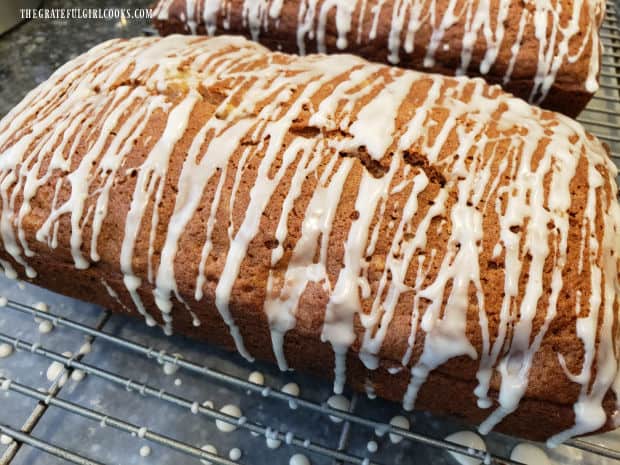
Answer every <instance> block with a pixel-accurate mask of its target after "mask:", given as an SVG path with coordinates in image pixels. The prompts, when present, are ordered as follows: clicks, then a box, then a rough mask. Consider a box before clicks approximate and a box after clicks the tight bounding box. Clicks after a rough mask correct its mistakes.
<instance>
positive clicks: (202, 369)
mask: <svg viewBox="0 0 620 465" xmlns="http://www.w3.org/2000/svg"><path fill="white" fill-rule="evenodd" d="M619 15H620V10H618V8H617V7H616V5H615V4H614V3H613V2H611V1H610V2H608V6H607V12H606V16H605V24H604V25H603V28H602V31H601V38H602V42H603V46H604V52H605V53H604V58H603V62H602V71H601V89H600V91H599V92H598V94H597V95H596V96H595V97H594V99H593V100H592V102H591V103H590V105H589V106H588V108H587V109H586V110H585V111H584V112H583V114H582V115H581V116H580V117H579V118H578V120H579V121H581V122H582V123H583V124H584V126H586V127H587V129H588V130H590V131H591V132H592V133H594V134H596V135H597V136H598V137H599V138H600V139H602V140H603V141H605V142H606V143H607V144H608V145H609V147H610V153H611V156H612V158H613V159H614V161H615V162H616V164H618V165H620V16H619ZM5 309H6V311H11V312H15V313H18V314H25V315H29V316H31V317H36V318H38V319H40V320H47V321H50V322H52V323H53V324H54V325H55V326H58V327H65V328H70V329H71V330H74V331H77V332H78V333H80V334H82V335H84V336H86V338H87V341H90V342H93V341H96V340H104V341H106V342H107V343H111V344H114V345H115V346H117V347H119V348H122V349H124V350H126V351H130V352H132V353H134V354H136V355H138V356H140V357H143V358H148V359H153V362H154V363H156V362H159V363H169V364H173V365H176V366H178V367H179V368H181V369H184V370H187V371H188V372H192V373H194V374H195V375H198V376H202V377H205V378H209V379H211V380H215V381H217V382H219V383H221V384H223V385H224V386H226V387H227V388H229V389H231V390H236V391H240V392H246V391H249V392H253V393H256V394H259V395H258V398H259V399H262V398H265V399H267V398H269V399H275V400H276V401H280V402H285V403H289V404H291V403H292V404H294V405H295V406H296V407H298V408H299V410H298V411H299V412H300V415H303V412H304V411H306V412H307V411H311V412H314V413H317V414H319V415H321V416H325V417H326V418H327V417H337V418H339V419H341V420H343V423H342V424H343V426H342V429H341V440H340V441H339V445H338V447H333V446H330V445H326V444H323V443H321V442H320V441H316V440H313V438H309V437H301V436H299V435H296V434H295V433H293V432H291V431H288V432H286V431H279V430H278V429H277V428H275V427H273V426H272V425H269V424H263V423H262V422H260V421H257V420H255V419H252V418H246V417H244V416H241V417H239V418H237V417H235V416H231V415H227V414H226V413H222V412H221V411H218V410H216V409H214V408H212V407H209V406H204V405H201V404H200V403H199V402H198V400H197V399H193V398H188V397H185V396H179V395H176V394H173V393H171V392H168V391H167V390H165V389H164V388H162V386H160V385H154V384H144V383H140V382H137V381H134V380H132V379H131V378H129V377H126V376H123V375H121V374H118V373H115V372H113V371H110V370H106V369H104V368H102V367H99V366H96V365H94V364H89V363H85V362H84V361H82V355H81V354H78V355H77V356H66V355H63V354H61V353H58V352H55V351H54V350H51V349H50V348H49V347H45V346H43V345H41V344H39V343H37V342H33V341H30V340H25V339H19V338H16V337H14V336H12V335H9V334H6V333H3V332H0V342H4V343H7V344H10V345H12V346H13V347H14V348H15V350H17V351H27V352H30V353H32V354H33V356H37V357H43V358H45V359H48V360H50V361H55V362H58V363H60V364H62V365H63V366H64V370H65V373H66V374H70V373H71V372H72V370H81V371H83V372H85V373H87V374H88V375H89V376H93V377H97V378H100V379H101V380H104V381H105V382H106V383H111V384H114V385H117V386H121V387H124V388H125V389H127V391H130V392H132V393H133V394H134V395H135V396H139V397H145V398H146V397H149V398H155V399H158V400H161V402H164V403H166V404H170V405H172V406H175V407H176V408H179V409H185V410H186V411H187V410H189V411H190V412H191V413H193V414H195V415H200V416H203V417H205V418H207V419H209V420H212V421H220V422H225V423H229V424H232V425H234V426H235V427H238V428H240V429H243V430H246V431H248V432H250V433H253V434H255V435H256V434H258V435H262V436H265V437H267V438H272V439H274V440H279V441H281V442H282V443H284V444H287V445H290V446H291V447H294V448H297V449H300V450H302V451H306V452H308V453H309V454H311V455H313V456H317V457H323V458H326V459H329V460H331V461H332V463H352V464H358V465H380V464H381V463H382V462H381V461H380V459H379V460H375V459H374V458H373V459H370V458H369V457H365V456H361V455H360V454H357V455H356V454H354V453H352V452H349V451H348V450H347V449H346V447H345V444H346V435H347V434H348V431H349V426H350V425H356V426H358V427H361V428H366V429H368V430H370V431H379V432H381V433H382V434H385V433H387V434H392V435H395V436H398V437H401V438H403V439H404V440H407V441H413V442H417V443H419V444H423V445H426V446H428V447H431V448H438V449H442V450H445V451H452V452H457V453H460V454H463V455H466V456H470V457H474V458H477V459H479V460H481V461H483V462H484V463H496V464H507V465H518V462H516V461H513V460H510V459H508V458H505V457H502V456H499V455H493V454H489V453H487V452H485V451H481V450H476V449H472V448H467V447H464V446H461V445H459V444H456V443H452V442H450V441H447V440H444V439H441V438H434V437H431V436H430V435H427V434H421V433H418V432H413V431H410V430H407V429H402V428H398V427H396V426H393V425H390V424H389V423H385V422H383V421H379V420H376V419H373V418H370V417H369V416H366V415H360V414H358V413H355V412H354V411H353V409H350V410H349V411H342V410H336V409H334V408H331V407H330V406H328V405H327V404H321V403H318V402H315V401H310V400H307V399H304V398H300V397H296V396H292V395H291V394H287V393H285V392H282V391H279V390H277V389H273V388H270V387H268V386H267V387H266V386H263V385H259V384H254V383H252V382H250V381H246V380H245V379H243V378H240V377H238V376H235V375H232V374H230V373H226V372H224V371H221V370H217V369H214V368H212V367H208V366H205V365H203V364H200V363H196V362H193V361H191V360H190V359H188V358H180V357H178V356H176V355H173V354H170V353H168V352H166V351H164V350H162V349H160V348H159V347H153V346H147V345H144V344H141V343H139V342H135V341H132V340H130V339H128V338H123V337H120V336H118V335H115V334H113V333H111V332H106V331H104V326H105V323H106V322H107V321H108V319H109V317H110V313H108V312H104V313H103V314H102V315H101V317H100V318H99V320H98V321H97V322H96V323H95V324H92V325H88V324H84V323H80V322H78V321H76V320H74V319H70V318H66V317H63V316H61V315H59V314H56V313H52V312H43V311H40V310H37V309H36V308H34V307H32V306H29V305H24V304H22V303H19V302H16V301H11V300H9V301H8V302H7V304H6V306H5ZM0 390H5V391H9V392H14V393H16V394H18V395H21V396H25V397H28V398H30V399H33V400H35V401H36V406H35V408H34V409H33V411H32V412H31V413H30V415H29V417H28V419H27V421H26V422H25V423H24V424H23V426H22V427H21V428H20V429H16V428H13V427H10V426H8V425H6V424H4V423H3V422H2V419H1V418H0V433H1V434H4V435H6V436H8V437H10V438H12V439H13V440H14V442H12V443H11V445H10V446H9V447H8V448H7V449H6V450H5V452H4V454H3V456H2V457H0V465H8V464H10V463H11V462H12V460H13V458H14V457H15V456H16V454H17V452H18V451H19V449H20V447H22V445H24V444H26V445H29V446H31V447H34V448H36V449H39V450H41V451H44V452H46V453H48V454H51V455H54V456H57V457H60V458H62V459H63V460H65V461H67V462H70V463H76V464H84V465H92V464H95V465H99V464H101V462H99V461H97V459H93V458H88V457H86V456H85V455H83V454H81V453H77V452H75V451H71V450H69V449H68V448H67V447H65V446H64V445H62V444H53V443H51V442H48V441H45V440H43V439H41V438H39V437H37V436H36V435H35V434H33V429H34V427H35V425H36V424H37V422H39V420H40V419H41V418H42V416H43V415H44V413H45V412H46V411H47V410H48V409H50V408H53V409H60V410H63V411H65V412H68V413H70V414H72V415H77V416H81V417H84V418H87V419H90V420H92V421H94V422H98V423H99V424H100V425H101V426H110V427H112V428H114V429H116V430H119V431H122V432H124V433H127V434H131V435H133V436H139V437H140V438H141V439H144V440H146V441H150V442H152V443H155V444H159V445H161V446H164V447H168V448H170V449H174V450H176V451H179V452H181V453H183V454H186V455H187V456H189V457H193V458H195V459H202V460H205V461H209V462H211V463H214V464H220V465H235V464H237V463H242V462H237V461H235V460H231V459H228V458H225V457H223V456H221V455H218V454H215V453H212V452H209V451H208V450H203V449H201V448H199V447H196V446H195V445H193V444H190V443H188V442H184V441H181V440H178V439H175V438H172V437H170V436H167V435H165V434H161V433H158V432H155V431H150V430H148V429H146V428H145V427H144V426H142V425H140V424H135V423H131V422H129V421H126V420H124V419H122V418H119V417H117V416H113V415H106V414H104V413H101V412H100V411H97V410H95V409H93V408H90V407H88V406H85V405H81V404H79V403H76V402H72V401H69V400H66V399H63V398H61V397H60V396H59V393H60V392H61V390H62V383H60V382H59V379H57V380H56V381H55V382H54V383H53V384H52V386H51V387H50V388H49V389H47V390H46V391H45V392H41V391H39V390H37V389H35V388H33V387H32V386H29V385H27V384H24V383H20V382H17V381H15V380H12V379H9V378H7V377H3V376H1V375H0ZM139 397H138V398H139ZM354 404H355V398H354V399H353V402H352V405H354ZM569 445H570V446H571V447H574V448H577V449H580V450H582V451H586V452H589V453H593V454H597V455H599V456H601V457H607V458H609V459H614V460H618V461H620V451H617V450H612V449H610V448H608V447H604V446H601V445H598V444H594V443H591V442H588V441H587V440H581V439H577V440H572V441H570V442H569Z"/></svg>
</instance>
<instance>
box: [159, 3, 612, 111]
mask: <svg viewBox="0 0 620 465" xmlns="http://www.w3.org/2000/svg"><path fill="white" fill-rule="evenodd" d="M604 11H605V2H604V1H602V0H586V1H583V2H572V1H568V0H551V1H531V2H525V1H520V0H491V1H489V2H482V1H477V0H474V1H471V0H456V1H453V0H416V1H408V2H406V1H402V0H353V1H348V2H341V3H338V2H328V1H327V0H287V1H284V2H282V1H281V0H265V1H261V2H246V1H244V0H199V1H188V0H160V1H159V2H158V3H157V6H156V8H155V10H154V13H155V14H154V18H153V24H154V26H155V27H156V28H157V29H158V30H159V32H160V34H162V35H168V34H173V33H181V34H192V33H193V34H207V33H209V34H242V35H245V36H246V37H248V38H252V39H254V40H258V41H260V42H261V43H262V44H264V45H266V46H267V47H269V48H271V49H272V50H278V51H283V52H288V53H302V54H305V53H315V52H321V53H325V52H328V53H342V52H348V53H353V54H356V55H360V56H362V57H364V58H366V59H368V60H371V61H376V62H380V63H390V64H397V65H398V66H400V67H403V68H409V69H415V70H421V71H426V72H433V73H440V74H444V75H448V76H450V75H452V76H453V75H455V74H456V75H459V74H467V75H468V76H472V77H476V76H479V77H483V78H484V79H485V80H486V81H487V82H489V83H491V84H500V85H502V86H503V88H504V89H505V90H506V91H508V92H511V93H512V94H514V95H516V96H517V97H521V98H523V99H525V100H527V101H529V102H530V103H535V104H538V105H540V106H542V107H543V108H547V109H550V110H554V111H558V112H561V113H564V114H566V115H569V116H572V117H575V116H577V115H578V114H579V113H580V112H581V110H583V109H584V108H585V106H586V105H587V103H588V102H589V100H590V98H591V97H592V95H593V94H594V92H596V90H597V89H598V74H599V69H600V55H601V45H600V40H599V35H598V34H599V27H600V25H601V23H602V21H603V16H604ZM337 18H339V19H337ZM339 39H340V41H341V42H340V47H339V46H338V40H339Z"/></svg>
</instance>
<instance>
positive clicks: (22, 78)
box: [0, 0, 153, 117]
mask: <svg viewBox="0 0 620 465" xmlns="http://www.w3.org/2000/svg"><path fill="white" fill-rule="evenodd" d="M0 1H4V0H0ZM152 3H153V1H152V0H122V2H119V1H118V0H79V1H78V0H44V1H43V3H42V7H43V8H77V7H79V8H118V7H122V8H129V9H134V8H145V7H148V6H149V5H152ZM18 14H19V13H18V12H17V11H16V12H15V15H18ZM148 25H149V20H147V19H131V20H127V22H126V24H125V25H124V26H122V25H121V24H120V23H119V21H118V20H116V19H111V20H105V19H90V20H88V19H82V20H78V19H68V20H52V19H47V20H46V19H34V20H30V21H26V22H24V23H22V24H20V25H19V26H16V27H15V28H13V29H11V30H10V31H8V32H6V33H5V34H3V35H1V36H0V117H2V116H4V115H5V114H6V113H8V112H9V110H10V109H11V108H12V107H13V106H15V105H16V104H17V103H18V102H19V101H20V100H21V99H22V98H23V97H24V96H25V95H26V94H27V93H28V91H29V90H31V89H33V88H34V87H35V86H36V85H38V84H40V83H41V82H43V81H44V80H45V79H47V78H48V77H49V76H50V75H51V74H52V73H53V72H54V71H55V70H56V69H57V68H58V67H59V66H61V65H62V64H63V63H65V62H66V61H68V60H70V59H71V58H74V57H75V56H77V55H79V54H80V53H83V52H85V51H87V50H88V49H90V48H91V47H93V46H94V45H96V44H98V43H100V42H103V41H105V40H107V39H111V38H114V37H132V36H136V35H140V34H142V29H143V28H144V27H146V26H148Z"/></svg>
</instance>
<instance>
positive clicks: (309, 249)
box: [0, 36, 620, 444]
mask: <svg viewBox="0 0 620 465" xmlns="http://www.w3.org/2000/svg"><path fill="white" fill-rule="evenodd" d="M615 176H616V168H615V167H614V165H613V163H612V162H611V161H610V159H609V158H608V157H607V154H606V152H605V149H604V148H603V146H602V145H601V144H600V142H598V140H596V139H595V138H594V137H592V136H591V135H589V134H587V133H586V132H585V131H584V130H583V128H582V127H581V126H580V125H579V124H577V123H576V122H574V121H572V120H570V119H568V118H566V117H564V116H561V115H558V114H554V113H551V112H546V111H542V110H540V109H537V108H534V107H531V106H529V105H528V104H526V103H525V102H524V101H522V100H519V99H516V98H513V97H511V96H510V95H508V94H505V93H503V92H502V91H501V90H500V89H499V88H498V87H496V86H495V87H493V86H488V85H487V84H485V83H484V82H483V81H482V80H481V79H468V78H464V77H462V78H445V77H440V76H437V75H427V74H422V73H417V72H414V71H405V70H401V69H397V68H390V67H387V66H382V65H376V64H369V63H367V62H365V61H364V60H362V59H360V58H356V57H354V56H350V55H338V56H336V55H333V56H320V55H315V56H309V57H305V58H300V57H295V56H290V55H285V54H279V53H271V52H268V51H267V50H266V49H265V48H263V47H262V46H260V45H258V44H255V43H252V42H249V41H247V40H245V39H242V38H238V37H225V36H224V37H218V38H212V39H207V38H191V37H185V36H169V37H167V38H164V39H159V38H136V39H132V40H127V41H121V40H114V41H110V42H106V43H104V44H101V45H99V46H98V47H95V48H94V49H92V50H91V51H90V52H88V53H86V54H85V55H82V56H80V57H78V58H76V59H75V60H73V61H71V62H69V63H68V64H66V65H65V66H63V67H62V68H60V69H59V70H58V71H57V72H56V73H55V74H54V75H53V76H52V77H51V78H50V79H49V80H48V81H47V82H45V83H43V84H41V85H40V86H39V87H38V88H37V89H35V90H33V91H32V92H31V93H30V94H29V95H28V96H27V97H26V98H25V99H24V100H23V101H22V103H20V104H19V105H18V106H17V107H16V108H15V109H14V110H13V111H11V113H10V114H9V115H7V117H6V118H4V119H3V120H2V121H1V122H0V201H1V206H2V211H1V215H0V235H1V238H2V245H3V247H2V248H3V252H2V254H1V257H2V261H1V262H0V263H1V265H2V267H3V268H4V271H5V273H6V274H7V275H9V276H17V274H18V271H19V273H20V274H21V272H22V271H23V273H25V275H26V276H27V277H29V278H32V279H34V280H35V282H37V281H36V279H37V271H38V270H37V266H38V265H37V264H40V263H41V257H47V258H48V260H49V262H54V263H58V264H59V265H58V266H61V267H65V268H66V267H71V268H72V269H73V268H75V269H77V270H81V271H76V274H75V277H76V279H78V280H79V277H80V276H83V277H84V279H85V280H86V279H87V278H88V279H93V283H92V286H97V288H102V289H103V288H104V289H105V290H106V292H108V293H109V294H110V298H111V300H110V301H109V302H110V304H109V305H117V304H116V303H118V304H119V305H121V306H123V307H124V308H127V307H133V308H135V309H136V310H137V311H138V312H139V313H140V314H142V316H143V317H144V318H145V320H146V322H147V324H149V325H155V324H159V325H161V326H162V328H163V330H164V331H165V332H166V333H167V334H170V333H171V332H172V331H173V329H174V325H175V320H176V319H183V318H185V317H186V315H187V314H189V318H190V319H191V321H192V323H193V324H194V326H198V325H200V324H201V320H202V319H208V315H209V314H210V313H211V312H219V315H220V317H221V319H222V320H223V322H224V323H225V325H226V326H227V327H228V329H229V332H230V336H231V338H232V341H234V344H235V345H236V347H237V350H238V351H239V353H240V354H242V355H243V356H244V357H245V358H247V359H249V360H251V359H252V357H253V356H254V355H253V353H252V351H253V350H259V349H260V338H259V339H258V341H259V342H257V338H258V336H257V335H256V334H254V333H251V334H250V333H248V331H243V329H244V328H246V327H247V326H246V325H247V324H248V323H247V320H248V319H251V320H255V321H257V322H258V323H257V324H258V325H260V321H261V320H265V326H266V327H267V330H268V334H270V337H271V346H272V351H273V356H274V357H275V359H276V360H277V362H278V364H279V366H280V368H282V369H287V368H288V367H289V357H291V355H292V354H291V352H290V351H288V352H287V350H285V348H286V339H287V337H288V335H289V334H290V333H295V334H297V335H302V336H303V337H305V338H306V340H307V341H308V342H307V343H308V344H318V342H317V341H318V339H319V338H320V340H321V341H323V342H325V343H328V344H329V345H330V346H331V348H332V350H333V355H334V362H333V366H334V390H335V391H336V392H341V391H342V389H343V386H344V384H345V382H346V380H347V368H348V365H349V364H350V363H351V362H350V360H351V357H352V356H356V357H359V359H361V361H362V362H363V364H364V365H365V366H366V367H367V368H368V370H369V371H374V370H379V369H381V370H383V369H385V367H386V366H387V367H389V372H390V373H393V374H394V376H395V377H396V376H398V373H399V372H403V370H404V371H406V372H407V373H408V377H407V378H408V384H407V386H406V387H404V388H403V392H402V394H403V402H404V406H405V408H407V409H411V408H413V407H414V405H415V402H416V399H417V397H418V395H419V391H420V389H421V388H422V387H423V386H424V384H425V382H426V381H427V379H428V378H429V377H432V375H433V373H434V372H440V373H444V374H446V375H449V376H453V377H455V379H465V380H467V379H469V380H475V381H476V383H477V387H476V388H475V391H474V394H475V396H476V398H477V402H478V407H479V408H480V409H489V410H488V414H487V418H486V420H485V421H484V422H482V424H481V426H480V430H481V432H483V433H485V432H487V431H489V430H490V429H491V428H493V427H494V426H495V425H497V424H499V423H500V422H502V420H504V419H505V418H506V417H507V416H509V415H511V414H512V413H513V412H515V411H516V410H517V409H518V408H519V405H520V402H521V401H522V399H523V398H524V397H527V398H535V399H542V400H548V401H550V402H552V403H556V404H569V405H572V404H574V407H573V408H574V415H575V421H574V426H573V427H572V428H570V429H567V430H565V431H556V433H557V434H556V435H555V436H553V437H552V438H551V439H550V443H551V444H556V443H558V442H560V441H563V440H565V439H566V438H568V437H571V436H574V435H580V434H585V433H588V432H592V431H595V430H598V429H599V428H602V427H605V426H606V425H608V424H609V422H610V416H611V413H612V412H609V411H608V409H607V408H606V407H605V406H604V402H605V401H606V399H608V398H609V396H610V395H612V396H613V394H612V391H613V392H614V393H615V392H616V389H617V388H618V387H619V386H620V384H619V382H618V379H617V371H618V354H617V347H618V345H617V343H618V340H617V339H618V337H617V336H618V331H617V324H618V321H617V313H618V290H619V282H618V264H619V262H618V260H619V258H618V250H619V234H618V227H619V224H620V207H619V205H618V202H617V200H616V192H617V187H616V184H615V180H614V177H615ZM49 262H48V264H49ZM40 266H43V264H41V265H40ZM92 276H94V278H92ZM117 276H120V277H117ZM52 281H53V280H52ZM43 284H47V283H46V282H44V283H43ZM49 285H51V286H53V285H54V283H53V282H50V283H49ZM154 310H156V311H154ZM204 331H205V337H207V338H209V337H210V336H209V328H205V329H204ZM257 331H258V330H257ZM268 338H269V336H268V337H267V340H268ZM309 347H314V346H312V345H309ZM605 405H606V404H605Z"/></svg>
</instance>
